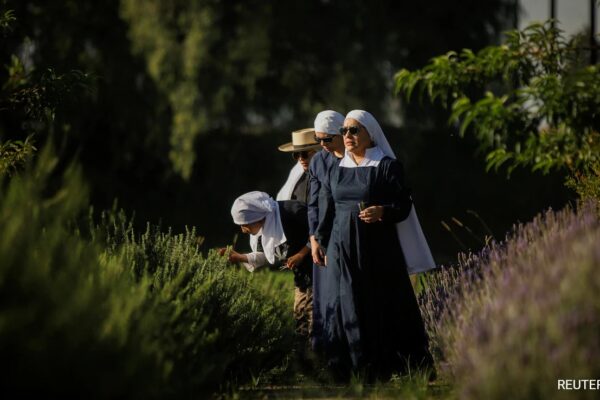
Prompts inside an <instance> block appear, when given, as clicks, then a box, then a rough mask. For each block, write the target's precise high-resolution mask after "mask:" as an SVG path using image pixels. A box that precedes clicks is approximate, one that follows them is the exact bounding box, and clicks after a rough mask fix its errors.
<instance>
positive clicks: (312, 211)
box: [307, 110, 344, 352]
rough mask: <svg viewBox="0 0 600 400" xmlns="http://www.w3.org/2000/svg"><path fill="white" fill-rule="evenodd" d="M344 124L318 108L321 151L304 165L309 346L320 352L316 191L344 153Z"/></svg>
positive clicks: (320, 252)
mask: <svg viewBox="0 0 600 400" xmlns="http://www.w3.org/2000/svg"><path fill="white" fill-rule="evenodd" d="M342 125H344V116H343V115H342V114H340V113H339V112H337V111H333V110H325V111H321V112H320V113H318V114H317V116H316V117H315V122H314V129H315V140H316V141H317V142H319V143H320V145H321V147H322V150H321V151H319V152H318V153H317V154H315V155H314V156H313V158H312V160H311V161H310V166H309V168H308V176H309V184H310V189H309V196H308V203H307V206H308V231H309V232H308V233H309V235H310V244H311V253H312V258H313V263H314V266H313V338H312V345H313V349H314V350H315V351H317V352H320V351H321V348H322V345H321V337H322V332H323V329H322V325H323V317H322V316H323V315H324V312H325V310H324V309H323V307H322V305H323V303H322V302H321V294H322V292H323V290H326V287H325V286H324V284H325V275H326V271H324V268H323V261H324V260H323V259H324V255H325V254H324V249H323V248H322V247H321V246H320V245H319V243H318V242H317V240H316V239H315V232H316V230H317V227H318V226H319V193H320V191H321V186H322V183H321V182H323V181H324V180H326V179H327V177H328V175H329V170H330V169H331V166H332V165H333V164H335V163H338V162H339V160H340V159H341V158H342V157H343V156H344V141H343V140H342V135H341V134H340V128H341V127H342Z"/></svg>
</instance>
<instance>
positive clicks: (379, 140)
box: [346, 110, 396, 160]
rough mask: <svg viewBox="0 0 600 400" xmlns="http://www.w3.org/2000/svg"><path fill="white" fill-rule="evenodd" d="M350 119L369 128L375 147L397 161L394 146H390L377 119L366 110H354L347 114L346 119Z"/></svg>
mask: <svg viewBox="0 0 600 400" xmlns="http://www.w3.org/2000/svg"><path fill="white" fill-rule="evenodd" d="M348 118H352V119H355V120H357V121H358V122H360V124H361V125H362V126H364V127H365V128H367V132H369V136H370V137H371V140H372V141H373V142H375V146H377V147H379V148H380V149H381V151H383V154H385V155H386V156H388V157H390V158H393V159H394V160H395V159H396V155H395V154H394V150H392V146H390V144H389V142H388V141H387V139H386V137H385V135H384V134H383V130H382V129H381V126H379V122H377V120H376V119H375V117H373V115H371V113H370V112H368V111H364V110H352V111H350V112H349V113H348V114H346V119H348Z"/></svg>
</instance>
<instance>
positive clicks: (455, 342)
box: [421, 203, 600, 399]
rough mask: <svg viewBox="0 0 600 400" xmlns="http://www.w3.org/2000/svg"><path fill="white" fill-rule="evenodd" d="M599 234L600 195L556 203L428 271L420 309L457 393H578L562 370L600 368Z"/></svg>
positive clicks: (581, 373)
mask: <svg viewBox="0 0 600 400" xmlns="http://www.w3.org/2000/svg"><path fill="white" fill-rule="evenodd" d="M599 243H600V222H599V220H598V216H597V213H596V211H595V206H594V204H593V203H587V204H582V205H581V206H580V207H579V209H578V210H576V211H575V210H572V209H569V208H567V209H565V210H562V211H560V212H554V211H552V210H549V211H547V212H546V213H544V214H541V215H538V216H537V217H536V218H535V219H534V220H533V221H532V222H530V223H528V224H525V225H518V226H515V227H514V230H513V233H512V234H510V235H509V236H508V237H507V238H506V240H505V241H504V242H503V243H493V244H491V245H490V246H488V247H486V248H485V249H484V250H483V251H482V252H480V253H479V254H470V255H463V256H461V258H460V260H459V262H458V264H457V265H456V266H452V267H449V268H444V269H442V270H441V271H440V272H439V273H437V274H435V275H430V276H429V277H428V283H429V285H428V286H427V288H426V290H425V292H424V295H423V296H422V298H421V305H422V310H423V313H424V317H425V321H426V325H427V328H428V331H429V333H430V336H431V342H432V346H433V348H434V350H435V352H434V353H435V358H436V361H437V363H438V369H439V370H440V371H442V372H443V373H444V374H445V375H446V377H448V378H449V379H451V380H453V381H455V383H456V387H457V391H458V394H459V397H460V398H465V399H481V398H485V399H506V398H511V399H531V398H544V399H547V398H567V397H568V398H572V396H573V395H574V393H573V392H566V391H562V392H561V391H557V380H558V379H583V378H587V379H589V378H597V377H598V376H600V362H599V361H598V360H599V359H600V336H599V335H598V332H599V331H600V300H599V299H600V297H599V296H600V295H599V293H600V278H599V277H598V274H597V273H596V270H597V268H598V267H599V266H600V246H598V244H599ZM576 395H578V398H593V397H594V391H587V392H578V393H576Z"/></svg>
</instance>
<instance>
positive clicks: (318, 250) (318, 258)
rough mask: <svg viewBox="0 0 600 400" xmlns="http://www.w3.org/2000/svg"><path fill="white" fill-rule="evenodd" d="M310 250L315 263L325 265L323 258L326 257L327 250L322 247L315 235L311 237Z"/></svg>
mask: <svg viewBox="0 0 600 400" xmlns="http://www.w3.org/2000/svg"><path fill="white" fill-rule="evenodd" d="M310 251H311V253H312V254H311V255H312V259H313V263H315V264H317V265H320V266H324V264H323V263H324V261H323V258H324V257H325V252H324V251H323V248H322V247H321V245H320V244H319V242H317V240H316V239H315V237H314V236H311V237H310Z"/></svg>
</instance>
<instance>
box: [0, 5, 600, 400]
mask: <svg viewBox="0 0 600 400" xmlns="http://www.w3.org/2000/svg"><path fill="white" fill-rule="evenodd" d="M0 6H1V9H0V31H1V32H2V33H1V34H2V41H0V58H1V60H2V65H3V67H4V68H2V69H0V83H1V84H2V87H1V91H0V117H1V118H0V232H2V234H1V235H0V299H1V301H0V356H1V358H2V360H3V367H2V368H3V371H2V377H3V378H2V379H1V380H0V390H1V391H2V392H4V393H13V392H18V393H20V394H31V395H34V396H40V395H44V396H50V397H59V396H60V397H62V396H65V395H66V396H81V395H84V396H85V397H98V398H107V397H110V398H114V397H139V398H148V397H156V398H165V397H173V398H181V397H193V398H204V397H206V396H208V395H211V394H213V395H214V394H215V393H224V392H228V391H229V392H232V394H233V396H239V395H240V393H239V392H236V391H237V390H238V388H240V387H242V388H246V389H248V387H253V386H252V385H254V386H256V385H257V384H258V383H259V382H260V381H261V380H263V379H268V380H271V381H274V380H275V378H274V377H275V376H276V372H274V371H280V372H279V373H281V371H282V370H283V371H284V372H285V369H286V365H287V366H289V360H290V349H291V348H292V347H293V345H292V338H293V334H292V331H293V326H292V320H291V312H290V308H291V293H290V280H289V279H287V278H289V276H286V275H281V274H279V275H274V274H273V273H271V272H268V271H266V272H264V273H259V274H248V273H247V272H246V271H245V270H240V269H239V268H236V267H235V266H231V265H227V264H226V262H225V260H224V259H223V257H219V256H217V254H216V252H215V251H214V250H211V248H212V247H214V246H215V245H217V244H220V245H222V244H225V243H230V242H232V240H233V241H234V242H235V229H236V228H235V226H234V225H233V224H231V222H230V215H229V208H230V205H231V202H232V201H233V199H234V198H235V197H237V196H238V195H239V194H240V193H243V192H246V191H248V190H256V189H258V190H265V191H267V192H269V193H273V194H274V193H275V192H276V190H277V189H278V188H279V186H280V185H281V184H282V183H283V181H284V179H285V177H286V175H287V173H288V171H289V168H290V167H291V165H292V160H291V159H288V158H289V157H286V156H285V155H284V154H281V153H278V152H277V151H276V146H277V145H279V144H281V143H283V142H286V141H289V138H290V135H289V133H290V131H291V130H293V129H297V128H301V127H305V126H310V125H311V124H312V120H313V116H314V115H315V113H316V112H317V111H320V110H321V109H323V108H333V109H338V110H340V111H342V112H345V111H348V110H350V109H353V108H364V109H367V110H370V111H372V112H373V113H374V114H375V115H376V116H377V117H378V118H379V120H380V121H382V123H383V124H384V128H385V131H386V133H387V135H388V137H389V139H390V142H391V143H392V146H393V147H394V149H396V150H397V151H398V154H400V155H401V158H402V159H403V162H404V164H405V166H406V170H407V175H408V181H409V183H410V184H411V186H412V188H413V193H414V198H415V200H416V203H417V207H418V209H419V214H420V218H421V220H422V223H423V226H424V230H425V232H426V234H427V236H428V238H429V241H430V244H431V247H432V249H433V251H434V253H435V257H436V259H437V260H438V262H440V263H443V264H444V267H442V268H440V270H439V271H436V272H434V273H431V274H428V275H427V276H425V277H424V279H423V280H422V282H423V283H424V285H423V288H422V294H421V296H420V303H421V306H422V310H423V314H424V316H425V320H426V323H427V329H428V332H429V334H430V338H431V342H432V350H433V351H434V354H435V358H436V363H437V367H438V372H439V373H440V379H439V380H438V383H437V384H436V385H434V386H431V387H430V386H428V384H427V381H426V379H424V377H422V376H418V375H417V376H410V377H398V378H397V379H395V380H394V381H393V382H391V383H388V386H385V387H380V386H376V387H371V388H365V387H364V386H363V385H362V384H361V383H360V382H354V384H353V385H350V386H349V387H346V388H342V389H341V392H333V393H330V394H331V395H332V396H336V395H341V396H346V395H351V396H367V397H368V396H371V397H376V398H377V397H385V396H392V397H394V396H399V395H402V396H412V397H415V398H429V397H432V396H433V397H446V396H448V395H456V396H458V397H460V398H506V397H510V398H551V397H555V396H557V393H556V391H554V390H553V389H554V388H555V380H556V379H557V377H563V376H566V377H575V378H576V377H584V378H585V377H593V376H596V375H598V370H599V369H598V365H597V362H596V361H594V360H596V359H597V358H598V357H597V353H598V351H600V350H599V349H600V343H598V339H597V329H598V321H597V318H596V314H598V312H597V311H598V309H597V308H598V307H597V303H598V302H597V297H598V293H600V292H599V291H598V290H597V289H598V288H597V286H598V282H597V279H595V278H594V271H595V270H596V269H597V267H598V261H599V259H600V256H599V254H598V246H597V243H598V240H599V238H598V226H599V225H598V212H599V210H600V206H599V202H598V197H599V193H600V178H599V172H598V171H599V166H598V154H600V152H599V151H598V150H599V149H598V140H599V136H598V131H599V125H600V120H599V116H598V110H600V78H599V76H600V75H599V73H598V69H597V66H588V65H587V64H586V63H585V62H584V57H583V56H582V51H581V50H582V49H581V41H580V40H581V39H580V38H574V39H572V40H571V39H570V38H564V37H563V36H561V33H560V31H559V30H557V29H556V28H555V27H554V26H552V25H551V24H545V25H536V26H532V27H530V28H528V29H527V30H525V31H522V32H512V33H509V34H508V36H506V37H505V38H503V37H501V35H500V32H501V31H502V30H504V29H506V28H509V27H510V26H511V25H512V24H513V23H514V18H515V12H516V11H515V9H514V2H512V1H501V0H498V1H495V0H494V1H488V2H485V4H484V2H479V1H470V0H463V1H458V2H453V3H452V4H448V3H447V2H441V1H440V2H433V3H431V2H429V3H427V4H425V3H423V2H421V3H418V4H412V3H411V4H404V3H401V2H392V1H383V0H382V1H377V2H375V3H373V2H364V1H358V0H357V1H352V2H341V1H333V0H332V1H316V0H315V1H308V2H306V1H305V2H252V1H251V2H217V1H200V0H197V1H187V2H180V1H174V2H159V1H154V0H120V1H118V0H107V1H105V2H102V4H100V3H98V2H92V1H87V0H84V1H61V2H45V1H36V0H31V1H19V2H16V1H2V2H0ZM417 15H418V16H419V18H416V17H415V16H417ZM57 21H59V23H58V22H57ZM500 42H501V44H500V45H498V43H500ZM490 44H494V45H493V46H489V47H486V46H488V45H490ZM461 48H468V49H470V50H462V51H457V50H456V49H461ZM449 51H450V52H449ZM439 54H444V55H442V56H439ZM434 56H435V57H434ZM432 57H433V58H432ZM428 60H430V61H428ZM417 68H420V69H417ZM396 71H399V72H398V73H396V75H394V73H395V72H396ZM394 77H395V79H394ZM394 83H395V89H396V93H397V94H399V95H400V96H399V97H394V96H393V94H394V93H393V89H394V87H393V86H394ZM416 94H418V95H419V96H420V98H421V99H423V98H425V97H428V98H429V100H431V101H430V102H429V103H427V102H424V101H421V102H416V101H413V100H414V99H415V95H416ZM448 122H450V123H448ZM486 162H487V167H488V168H487V169H488V171H485V168H484V167H485V163H486ZM265 171H269V174H265ZM541 172H544V174H543V175H542V174H541ZM565 182H566V185H567V186H568V187H569V188H570V189H566V188H565ZM569 199H572V200H575V199H577V200H578V202H575V201H573V202H572V206H571V207H570V208H566V209H564V210H563V211H560V212H554V211H547V212H545V213H543V214H540V215H538V216H537V217H535V218H534V219H533V221H532V222H531V223H529V224H521V223H520V221H528V220H530V219H531V218H532V217H534V216H535V215H536V214H538V213H539V212H540V211H541V210H545V209H547V208H548V207H553V208H554V209H560V208H562V207H563V206H564V205H565V203H566V202H567V201H568V200H569ZM116 204H118V205H119V206H118V207H117V206H116ZM121 208H123V210H121ZM94 210H97V211H94ZM507 231H510V232H511V233H509V234H508V235H506V236H505V232H507ZM494 238H495V239H496V240H494ZM503 238H504V239H503ZM240 242H245V240H243V241H240ZM244 244H245V243H244ZM236 245H237V244H236ZM459 251H463V253H460V254H459V256H458V257H457V256H456V254H457V253H458V252H459ZM549 365H551V368H549V367H548V366H549ZM274 368H275V369H274ZM506 371H509V372H510V373H506ZM288 372H291V373H292V376H291V379H292V380H291V381H289V380H288V381H287V383H290V382H296V381H297V379H298V376H297V375H293V374H294V373H295V372H297V371H295V370H294V369H293V368H292V369H291V370H290V371H288ZM277 379H284V378H282V377H281V376H279V377H278V378H277ZM285 379H290V377H287V378H285ZM439 382H445V383H446V384H447V385H448V387H449V389H441V390H438V389H436V388H439V387H440V383H439ZM248 383H251V384H252V385H250V386H243V385H246V384H248ZM246 389H244V390H246ZM321 389H322V387H321V386H317V389H316V392H315V391H312V392H310V393H308V394H309V395H314V394H315V393H319V392H322V390H321ZM250 392H251V390H250ZM296 394H297V393H296ZM242 395H243V393H242ZM258 395H264V393H262V394H260V393H258ZM585 395H586V393H584V394H583V396H585Z"/></svg>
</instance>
